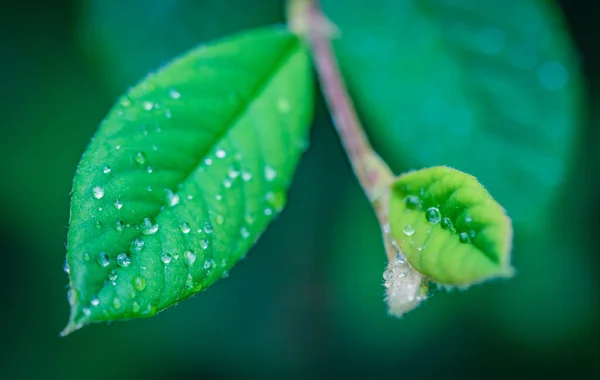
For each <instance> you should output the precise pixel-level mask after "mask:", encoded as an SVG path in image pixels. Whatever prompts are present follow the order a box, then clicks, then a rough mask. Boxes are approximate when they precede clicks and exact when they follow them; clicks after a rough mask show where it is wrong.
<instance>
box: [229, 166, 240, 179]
mask: <svg viewBox="0 0 600 380" xmlns="http://www.w3.org/2000/svg"><path fill="white" fill-rule="evenodd" d="M227 176H228V177H229V178H231V179H236V178H237V177H239V176H240V172H239V171H237V170H235V169H234V168H229V172H228V173H227Z"/></svg>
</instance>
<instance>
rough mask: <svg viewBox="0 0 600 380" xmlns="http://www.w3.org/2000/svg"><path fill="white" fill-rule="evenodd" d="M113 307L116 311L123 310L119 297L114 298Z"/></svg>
mask: <svg viewBox="0 0 600 380" xmlns="http://www.w3.org/2000/svg"><path fill="white" fill-rule="evenodd" d="M112 306H113V307H114V308H115V309H120V308H121V300H119V299H118V298H117V297H115V298H113V301H112Z"/></svg>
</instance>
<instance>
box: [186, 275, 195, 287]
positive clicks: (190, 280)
mask: <svg viewBox="0 0 600 380" xmlns="http://www.w3.org/2000/svg"><path fill="white" fill-rule="evenodd" d="M185 286H187V287H188V288H190V289H191V288H193V287H194V277H193V276H192V274H191V273H188V277H187V281H186V282H185Z"/></svg>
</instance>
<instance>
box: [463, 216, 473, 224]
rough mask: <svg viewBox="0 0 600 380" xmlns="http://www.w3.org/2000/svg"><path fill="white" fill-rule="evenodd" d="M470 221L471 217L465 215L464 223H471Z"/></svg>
mask: <svg viewBox="0 0 600 380" xmlns="http://www.w3.org/2000/svg"><path fill="white" fill-rule="evenodd" d="M472 221H473V218H472V217H471V215H466V216H465V223H471V222H472Z"/></svg>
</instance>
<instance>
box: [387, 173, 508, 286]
mask: <svg viewBox="0 0 600 380" xmlns="http://www.w3.org/2000/svg"><path fill="white" fill-rule="evenodd" d="M389 217H390V227H391V232H392V235H393V237H394V239H395V240H396V242H397V244H398V246H399V248H400V250H401V252H402V253H403V254H404V255H405V256H406V258H407V259H408V261H409V262H410V264H411V265H412V266H413V267H414V268H415V269H416V270H417V271H419V272H420V273H422V274H424V275H425V276H427V277H429V279H430V280H432V281H434V282H437V283H440V284H445V285H461V286H465V285H470V284H473V283H476V282H480V281H483V280H485V279H489V278H492V277H498V276H510V275H511V274H512V268H511V267H510V249H511V239H512V227H511V222H510V219H509V218H508V217H507V216H506V214H505V212H504V209H503V208H502V207H501V206H500V205H499V204H498V203H497V202H496V201H495V200H494V199H493V198H492V196H491V195H490V194H489V193H488V192H487V190H485V189H484V188H483V186H481V184H480V183H479V182H477V180H476V179H475V177H473V176H471V175H468V174H465V173H462V172H460V171H458V170H455V169H451V168H448V167H444V166H440V167H433V168H428V169H422V170H418V171H413V172H409V173H407V174H404V175H401V176H400V177H399V178H398V179H397V180H396V181H395V183H394V184H393V185H392V193H391V197H390V203H389Z"/></svg>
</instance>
